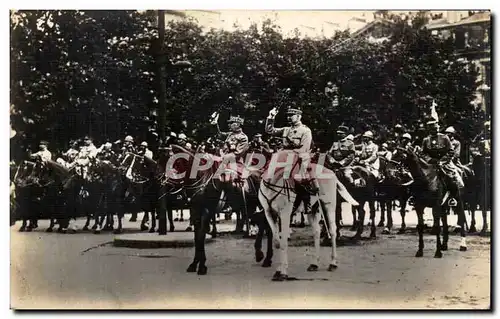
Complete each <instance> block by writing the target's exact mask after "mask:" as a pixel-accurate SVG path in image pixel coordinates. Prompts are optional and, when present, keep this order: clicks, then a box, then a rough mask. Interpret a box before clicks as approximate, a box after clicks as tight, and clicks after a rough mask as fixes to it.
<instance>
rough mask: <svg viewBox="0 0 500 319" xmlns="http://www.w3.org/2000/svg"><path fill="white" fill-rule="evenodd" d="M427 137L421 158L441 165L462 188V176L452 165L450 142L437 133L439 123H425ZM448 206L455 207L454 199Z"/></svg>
mask: <svg viewBox="0 0 500 319" xmlns="http://www.w3.org/2000/svg"><path fill="white" fill-rule="evenodd" d="M427 128H428V130H429V135H428V136H427V137H426V138H424V141H423V143H422V158H423V159H424V160H425V161H427V162H429V163H432V164H441V165H443V168H444V169H445V171H448V172H450V175H451V176H449V177H450V178H451V179H452V180H453V181H454V182H455V183H456V185H457V186H458V187H459V188H463V187H464V182H463V180H462V176H461V175H460V173H459V172H458V171H457V170H456V169H455V165H453V164H452V158H453V155H454V153H453V149H452V145H451V141H450V139H449V138H448V136H446V135H445V134H441V133H439V123H438V122H437V121H436V120H434V119H433V120H430V121H428V122H427ZM449 205H450V206H455V205H456V200H455V199H454V198H451V199H450V202H449Z"/></svg>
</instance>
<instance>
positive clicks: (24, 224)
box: [19, 218, 28, 232]
mask: <svg viewBox="0 0 500 319" xmlns="http://www.w3.org/2000/svg"><path fill="white" fill-rule="evenodd" d="M27 223H28V220H27V219H24V218H23V224H22V225H21V228H19V231H20V232H23V231H25V230H26V224H27Z"/></svg>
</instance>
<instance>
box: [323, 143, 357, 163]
mask: <svg viewBox="0 0 500 319" xmlns="http://www.w3.org/2000/svg"><path fill="white" fill-rule="evenodd" d="M354 152H355V150H354V143H353V142H352V141H350V140H348V139H347V138H344V139H342V140H340V141H336V142H333V145H332V147H331V148H330V150H329V151H328V154H329V155H331V156H332V157H333V160H334V161H332V164H333V163H335V162H336V163H338V164H339V165H340V167H346V166H349V165H351V164H352V162H353V161H354Z"/></svg>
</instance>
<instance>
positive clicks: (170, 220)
mask: <svg viewBox="0 0 500 319" xmlns="http://www.w3.org/2000/svg"><path fill="white" fill-rule="evenodd" d="M181 214H182V210H181ZM167 218H168V223H169V224H170V231H171V232H173V231H174V230H175V226H174V212H173V211H172V208H170V207H167ZM183 220H184V219H183V218H181V221H183Z"/></svg>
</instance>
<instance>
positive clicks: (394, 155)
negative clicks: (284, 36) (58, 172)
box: [11, 108, 491, 231]
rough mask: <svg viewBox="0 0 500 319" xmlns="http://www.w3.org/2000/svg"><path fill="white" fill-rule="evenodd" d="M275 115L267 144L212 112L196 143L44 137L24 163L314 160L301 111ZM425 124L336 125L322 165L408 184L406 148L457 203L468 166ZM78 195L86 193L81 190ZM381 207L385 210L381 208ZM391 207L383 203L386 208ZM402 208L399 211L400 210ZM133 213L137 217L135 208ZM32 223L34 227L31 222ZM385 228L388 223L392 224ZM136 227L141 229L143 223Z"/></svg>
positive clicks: (452, 135) (484, 143)
mask: <svg viewBox="0 0 500 319" xmlns="http://www.w3.org/2000/svg"><path fill="white" fill-rule="evenodd" d="M276 114H277V111H276V110H274V109H273V111H271V113H270V115H269V117H268V118H267V121H266V126H265V132H263V133H264V134H265V136H266V137H267V138H266V139H267V140H268V142H266V141H265V139H264V138H263V134H260V133H259V134H256V135H254V136H253V137H252V139H249V138H248V137H247V135H246V134H245V133H244V129H243V125H244V120H243V119H242V118H241V117H239V116H231V117H230V119H229V121H228V126H229V132H222V131H221V130H220V128H219V125H218V115H216V114H214V116H213V117H212V119H211V124H213V125H214V126H216V127H217V133H218V134H215V136H214V137H210V138H208V139H207V140H204V141H195V140H193V139H191V138H189V137H187V136H186V135H185V134H184V133H179V134H176V133H175V132H171V133H170V135H169V136H168V137H167V139H166V140H165V141H161V142H160V144H159V147H158V148H157V149H155V150H154V153H153V151H152V150H150V149H149V146H148V142H147V141H140V142H139V141H136V140H134V138H133V137H132V136H126V137H125V138H124V139H123V140H118V141H115V142H113V143H112V142H109V141H107V142H105V143H103V144H101V145H99V146H96V145H95V144H94V141H93V140H92V139H91V137H89V136H85V137H84V138H83V139H82V140H72V141H70V142H69V149H68V150H66V151H64V152H61V153H59V155H60V156H58V157H56V156H54V155H53V154H52V152H51V151H50V147H49V146H50V145H49V143H48V142H47V141H41V142H40V145H39V148H40V149H39V150H38V152H36V153H32V154H29V159H28V160H26V161H24V162H23V165H28V166H29V165H32V166H36V165H38V166H40V168H41V169H40V174H41V176H38V177H40V178H42V179H43V174H44V169H43V168H44V166H45V163H47V162H51V161H53V162H56V163H58V164H59V165H60V166H62V167H64V168H66V169H67V171H69V172H74V174H79V175H81V176H82V177H83V179H89V178H91V176H90V175H89V176H87V175H88V174H90V173H91V172H92V167H93V166H96V163H98V162H103V161H104V162H110V163H112V164H113V165H115V166H116V167H120V166H123V164H124V160H125V159H126V158H127V156H129V155H133V156H134V157H137V158H142V159H143V158H149V159H151V160H157V159H158V157H159V156H160V155H161V154H167V156H168V155H171V154H172V145H177V146H180V147H181V149H183V150H186V151H188V152H192V153H210V154H214V155H217V156H220V157H221V158H222V162H223V163H227V162H228V161H231V160H234V161H237V162H240V163H244V161H245V155H247V154H249V153H261V154H264V155H265V156H266V157H267V158H270V157H271V156H272V155H273V154H275V153H276V152H278V151H279V150H280V149H290V150H294V151H296V152H297V153H298V154H299V155H300V156H299V157H300V159H301V161H302V162H304V163H307V162H308V161H312V162H314V161H315V160H316V159H317V158H318V155H319V150H318V149H314V146H313V145H314V143H313V136H312V133H311V130H310V129H309V128H308V127H307V126H306V125H304V124H303V123H302V121H301V117H302V112H301V110H299V109H293V108H290V109H288V111H287V114H288V120H289V122H290V127H286V128H279V129H277V128H275V127H274V126H273V123H274V117H275V116H276ZM426 125H427V127H426V129H427V136H412V135H410V134H409V133H408V132H405V131H403V127H402V126H401V125H396V126H395V127H394V128H393V130H392V133H391V134H390V137H389V138H388V139H387V140H385V141H381V140H380V139H377V136H376V134H374V132H372V131H366V132H359V134H354V133H353V131H352V130H351V129H350V128H349V127H346V126H343V125H342V126H339V127H337V128H336V130H335V132H332V135H335V141H334V142H333V144H332V146H331V147H330V148H329V150H328V151H327V157H326V158H327V163H325V165H326V166H327V167H330V168H332V169H333V170H334V171H336V172H337V173H338V174H339V175H341V176H340V177H341V179H342V180H343V181H344V183H347V184H348V185H352V186H354V188H356V187H360V188H361V187H362V186H363V183H366V180H363V178H360V177H362V175H360V174H356V169H353V168H356V167H363V168H365V169H366V170H367V171H368V172H369V173H370V174H371V177H373V179H374V180H375V181H376V182H377V183H379V184H383V183H384V180H386V179H387V178H388V176H387V169H384V167H387V165H386V164H387V163H389V164H394V167H395V168H397V171H398V176H399V178H400V182H401V184H402V185H411V184H412V182H413V176H412V174H411V173H410V170H409V169H408V168H407V167H405V165H403V161H404V157H405V152H404V150H411V152H413V153H414V154H416V155H417V156H419V157H420V158H421V159H422V160H424V161H426V162H429V163H439V164H440V166H441V167H442V172H443V174H444V176H445V178H447V179H448V180H449V183H448V184H449V185H450V191H451V193H450V196H449V198H447V200H448V205H449V206H456V205H457V200H456V198H455V197H456V196H455V195H456V194H458V192H459V190H460V189H462V188H464V186H465V185H464V180H463V179H464V176H465V175H464V174H465V173H466V172H467V167H466V166H465V165H463V164H462V163H461V162H460V157H461V152H463V149H462V148H461V143H460V141H459V140H458V138H457V132H456V130H455V129H454V127H453V126H449V127H447V128H446V129H445V130H444V132H443V133H441V129H440V125H439V123H438V121H436V120H434V119H430V120H429V121H428V122H427V123H426ZM484 128H485V130H484V132H483V133H481V134H480V135H479V136H478V137H476V138H475V139H474V141H472V145H473V147H472V148H471V149H472V153H473V156H482V157H489V156H490V153H491V151H490V140H489V130H490V127H489V122H487V123H485V127H484ZM129 162H130V161H129ZM11 166H12V168H13V169H12V172H14V171H16V168H19V166H21V165H20V164H18V165H16V163H13V162H11ZM18 171H19V169H17V174H18V173H19V172H18ZM122 173H123V175H126V174H127V171H126V170H125V169H122ZM15 178H16V176H14V177H13V176H12V175H11V180H12V182H14V179H15ZM14 184H15V183H12V185H13V186H12V187H14ZM308 187H309V188H314V186H313V185H312V184H311V185H308ZM129 193H130V192H129ZM79 194H80V195H82V194H85V193H82V192H80V193H79ZM124 194H127V192H126V191H125V192H124ZM300 199H301V200H303V201H304V204H305V205H304V210H305V212H304V213H306V214H307V212H308V210H310V204H309V203H308V200H307V196H302V197H301V198H300ZM184 200H185V201H188V200H189V199H188V198H184ZM410 201H411V198H410ZM299 204H300V201H299V200H298V201H297V203H296V205H295V208H297V207H298V205H299ZM230 205H231V203H228V206H230ZM383 208H384V210H385V206H384V207H383ZM391 208H392V207H391ZM391 208H389V207H388V210H390V209H391ZM402 209H403V210H404V208H402ZM134 215H136V213H135V212H134ZM354 216H355V215H354ZM362 217H363V216H362ZM388 218H389V217H388ZM153 219H154V218H153ZM338 219H339V223H340V225H342V217H341V215H340V217H339V218H338ZM356 219H358V218H357V217H355V218H354V220H355V223H356V222H359V221H357V220H356ZM382 219H384V215H382ZM391 219H392V217H391ZM388 222H389V221H388ZM110 223H112V221H110ZM34 224H35V226H36V223H34ZM381 224H383V222H382V223H381ZM381 224H379V225H381ZM107 226H109V225H107ZM390 226H392V222H391V225H390ZM353 227H354V226H353ZM141 229H145V227H144V221H143V224H142V225H141ZM171 229H172V228H171ZM247 231H248V229H247Z"/></svg>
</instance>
